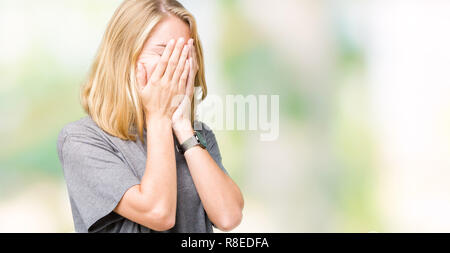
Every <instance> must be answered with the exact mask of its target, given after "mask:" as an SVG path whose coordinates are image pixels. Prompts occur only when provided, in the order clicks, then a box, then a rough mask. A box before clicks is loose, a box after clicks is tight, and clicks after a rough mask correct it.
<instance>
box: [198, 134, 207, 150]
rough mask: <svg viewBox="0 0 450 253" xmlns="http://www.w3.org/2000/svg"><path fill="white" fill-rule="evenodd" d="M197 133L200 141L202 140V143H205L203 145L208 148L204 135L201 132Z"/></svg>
mask: <svg viewBox="0 0 450 253" xmlns="http://www.w3.org/2000/svg"><path fill="white" fill-rule="evenodd" d="M196 133H197V138H198V141H199V142H200V144H201V145H203V147H205V148H206V140H205V138H204V137H203V135H202V134H201V133H200V132H196Z"/></svg>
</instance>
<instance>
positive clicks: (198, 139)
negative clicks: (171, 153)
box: [176, 131, 206, 155]
mask: <svg viewBox="0 0 450 253" xmlns="http://www.w3.org/2000/svg"><path fill="white" fill-rule="evenodd" d="M196 146H200V147H201V148H203V149H206V140H205V138H203V135H202V134H201V133H200V132H197V131H195V132H194V136H192V137H191V138H189V139H187V140H186V141H185V142H183V144H181V145H179V144H178V145H176V147H177V151H178V152H180V153H181V154H183V155H184V153H185V152H186V151H188V150H189V149H191V148H193V147H196Z"/></svg>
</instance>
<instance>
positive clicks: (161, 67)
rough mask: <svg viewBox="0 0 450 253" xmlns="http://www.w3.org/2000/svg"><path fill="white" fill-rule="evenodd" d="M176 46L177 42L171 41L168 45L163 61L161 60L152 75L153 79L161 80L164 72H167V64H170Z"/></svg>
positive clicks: (162, 57)
mask: <svg viewBox="0 0 450 253" xmlns="http://www.w3.org/2000/svg"><path fill="white" fill-rule="evenodd" d="M174 46H175V40H173V39H172V40H170V41H169V43H167V46H166V48H165V49H164V52H163V55H162V56H161V59H160V60H159V63H158V65H157V66H156V69H155V71H154V72H153V73H152V79H153V80H155V79H160V78H161V77H162V76H163V75H164V71H166V68H167V64H168V62H169V59H170V56H171V55H172V51H173V49H174Z"/></svg>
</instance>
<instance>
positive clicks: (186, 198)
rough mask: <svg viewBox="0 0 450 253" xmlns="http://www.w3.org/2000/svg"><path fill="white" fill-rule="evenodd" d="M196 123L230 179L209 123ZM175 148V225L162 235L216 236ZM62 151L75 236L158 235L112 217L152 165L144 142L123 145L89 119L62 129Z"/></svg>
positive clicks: (186, 167)
mask: <svg viewBox="0 0 450 253" xmlns="http://www.w3.org/2000/svg"><path fill="white" fill-rule="evenodd" d="M195 123H196V124H195V126H196V127H195V128H196V130H198V131H200V133H201V134H202V135H203V136H204V138H205V139H206V142H207V145H206V146H207V150H208V152H209V154H210V155H211V157H212V158H213V159H214V160H215V161H216V163H217V165H218V166H219V167H220V168H221V169H222V170H223V171H224V172H225V173H226V174H227V175H228V172H227V171H226V170H225V168H224V166H223V165H222V159H221V155H220V151H219V146H218V145H217V142H216V138H215V135H214V133H213V132H212V130H211V129H210V128H208V126H207V125H206V124H204V123H202V122H198V121H196V122H195ZM198 128H200V129H198ZM144 134H146V132H144ZM144 137H145V135H144ZM144 139H145V138H144ZM145 140H146V139H145ZM176 143H177V140H176V138H175V137H174V149H175V159H176V167H177V187H178V189H177V194H178V195H177V210H176V222H175V226H174V227H173V228H171V229H170V230H167V231H163V233H170V232H176V233H178V232H182V233H210V232H213V230H212V226H215V225H214V224H212V223H211V221H210V220H209V219H208V216H207V215H206V212H205V210H204V208H203V205H202V202H201V201H200V197H199V195H198V192H197V190H196V188H195V185H194V182H193V180H192V177H191V174H190V172H189V168H188V166H187V163H186V160H185V158H184V156H183V155H182V154H181V153H179V152H177V151H176V148H175V145H176ZM57 147H58V155H59V159H60V162H61V164H62V168H63V172H64V178H65V180H66V183H67V189H68V193H69V199H70V204H71V208H72V216H73V220H74V224H75V231H76V232H82V233H86V232H125V233H137V232H142V233H150V232H158V231H154V230H152V229H149V228H147V227H145V226H142V225H140V224H137V223H135V222H133V221H130V220H128V219H126V218H124V217H122V216H120V215H119V214H117V213H115V212H113V210H114V209H115V208H116V206H117V204H118V203H119V201H120V200H121V199H122V197H123V195H124V194H125V192H126V191H127V190H128V189H130V188H131V187H132V186H134V185H138V184H140V181H141V179H142V176H143V175H144V172H145V166H146V160H147V145H146V144H145V142H144V143H142V142H141V141H140V140H139V138H138V140H137V141H124V140H121V139H120V138H117V137H114V136H111V135H109V134H108V133H106V132H104V131H103V130H102V129H100V128H99V127H98V125H97V124H96V123H95V122H94V121H93V120H92V119H91V118H90V117H85V118H83V119H81V120H78V121H76V122H73V123H69V124H67V125H66V126H65V127H64V128H63V129H62V131H61V132H60V134H59V136H58V142H57Z"/></svg>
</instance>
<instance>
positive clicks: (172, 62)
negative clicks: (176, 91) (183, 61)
mask: <svg viewBox="0 0 450 253" xmlns="http://www.w3.org/2000/svg"><path fill="white" fill-rule="evenodd" d="M183 48H184V38H180V39H178V42H177V45H176V46H175V49H174V50H173V52H172V55H171V56H170V59H169V63H168V64H167V68H166V71H165V73H164V77H165V78H166V79H167V80H172V76H173V73H174V72H175V69H176V67H177V66H178V60H179V59H180V55H181V51H182V50H183Z"/></svg>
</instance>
